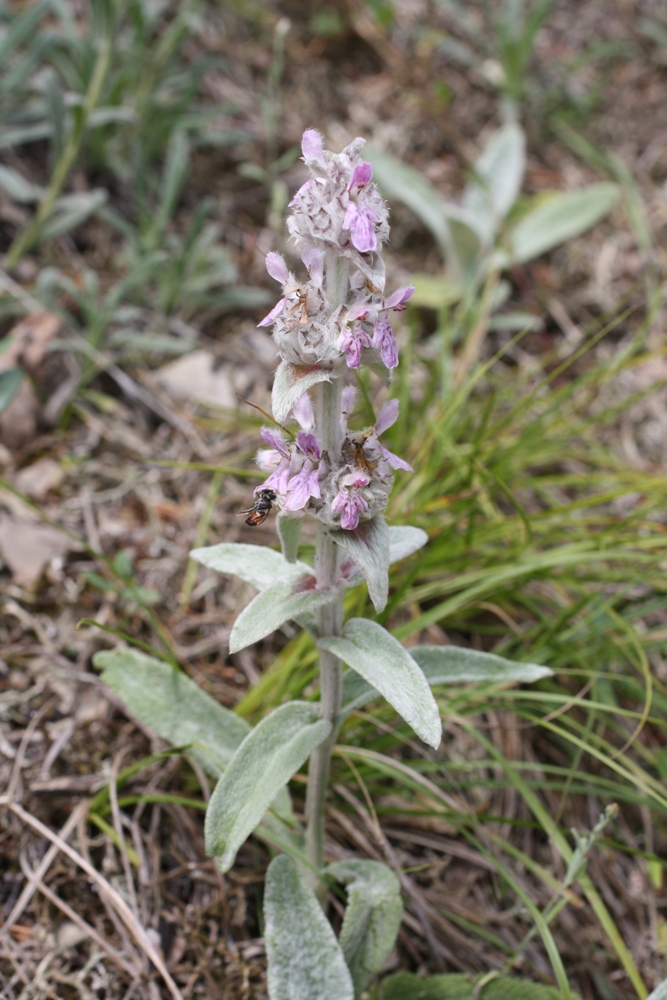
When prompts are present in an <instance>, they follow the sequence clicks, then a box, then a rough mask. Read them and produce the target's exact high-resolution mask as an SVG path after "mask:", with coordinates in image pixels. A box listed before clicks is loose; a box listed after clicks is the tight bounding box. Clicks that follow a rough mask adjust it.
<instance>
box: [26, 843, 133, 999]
mask: <svg viewBox="0 0 667 1000" xmlns="http://www.w3.org/2000/svg"><path fill="white" fill-rule="evenodd" d="M19 863H20V865H21V871H22V872H23V874H24V875H25V877H26V878H27V879H28V882H29V883H30V886H31V888H32V889H33V891H35V890H37V891H39V892H41V893H42V895H43V896H46V898H47V899H49V900H50V901H51V902H52V903H53V905H54V906H57V907H58V909H59V910H62V912H63V913H64V914H65V916H66V917H69V919H70V920H71V921H72V923H74V924H76V925H77V926H78V927H80V928H81V930H82V931H83V932H84V933H85V934H87V935H88V937H89V938H91V939H92V940H93V941H94V942H95V944H97V945H98V946H99V947H100V948H101V949H102V950H103V951H105V952H106V953H107V955H108V956H109V958H111V959H112V960H113V961H114V962H115V963H116V964H117V965H119V966H120V967H121V969H123V970H124V971H125V972H127V973H128V975H130V976H132V978H133V979H137V978H138V977H139V976H140V975H141V972H140V970H138V969H135V968H133V967H132V966H131V965H130V963H129V962H128V961H126V959H124V958H123V956H122V955H121V954H120V952H119V951H117V950H116V949H115V948H114V947H113V946H112V945H110V944H109V943H108V942H107V941H105V940H104V938H103V937H102V936H101V935H100V934H98V932H97V931H96V930H95V928H94V927H91V925H90V924H89V923H87V921H85V920H84V919H83V917H81V916H79V914H78V913H77V912H76V910H73V909H72V907H71V906H69V905H68V904H67V903H66V902H65V901H64V900H62V899H61V898H60V896H58V895H57V894H56V893H55V892H54V891H53V890H52V889H50V888H49V886H48V885H45V884H44V882H42V880H41V879H40V878H38V877H37V874H36V872H34V871H33V870H32V868H31V867H30V865H29V864H28V862H27V860H26V858H25V855H24V854H23V852H22V853H21V855H20V858H19Z"/></svg>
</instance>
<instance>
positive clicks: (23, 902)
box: [0, 799, 88, 940]
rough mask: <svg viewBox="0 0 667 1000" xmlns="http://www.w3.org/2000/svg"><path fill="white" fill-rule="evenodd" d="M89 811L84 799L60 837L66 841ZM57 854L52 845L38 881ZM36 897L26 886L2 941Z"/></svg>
mask: <svg viewBox="0 0 667 1000" xmlns="http://www.w3.org/2000/svg"><path fill="white" fill-rule="evenodd" d="M87 810H88V800H87V799H84V800H83V801H82V802H79V804H78V805H77V806H76V807H75V808H74V809H73V810H72V813H71V815H70V816H69V818H68V820H67V822H66V823H65V825H64V826H63V828H62V830H61V831H60V835H59V836H60V838H61V839H62V840H63V841H66V840H67V838H68V837H69V835H70V834H71V833H72V831H73V830H74V828H75V826H76V825H77V823H78V822H79V816H80V814H81V813H85V812H86V811H87ZM57 854H58V847H57V846H56V845H52V846H51V847H49V849H48V850H47V852H46V854H45V855H44V857H43V858H42V860H41V861H40V863H39V864H38V866H37V868H36V869H35V872H34V876H35V878H36V879H38V880H40V881H41V880H42V879H43V878H44V876H45V875H46V873H47V871H48V870H49V868H50V867H51V865H52V864H53V862H54V861H55V859H56V856H57ZM34 895H35V886H33V885H26V886H25V888H24V889H23V891H22V893H21V895H20V896H19V898H18V899H17V900H16V902H15V903H14V906H13V908H12V912H11V913H10V914H9V916H8V917H7V919H6V921H5V922H4V924H3V925H2V927H0V940H2V938H3V937H5V936H6V935H8V934H9V931H10V929H11V928H12V927H13V925H14V924H15V923H16V921H17V920H18V919H19V918H20V916H21V914H22V913H23V911H24V910H25V908H26V906H27V905H28V903H29V902H30V900H31V899H32V897H33V896H34Z"/></svg>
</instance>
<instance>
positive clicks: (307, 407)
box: [292, 392, 315, 431]
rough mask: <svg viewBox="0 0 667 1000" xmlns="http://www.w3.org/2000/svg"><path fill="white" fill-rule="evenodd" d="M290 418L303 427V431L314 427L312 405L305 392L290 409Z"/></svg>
mask: <svg viewBox="0 0 667 1000" xmlns="http://www.w3.org/2000/svg"><path fill="white" fill-rule="evenodd" d="M292 416H293V417H294V419H295V420H296V422H297V423H298V424H300V425H301V427H303V429H304V431H309V430H310V429H311V427H312V426H313V425H314V423H315V414H314V413H313V404H312V403H311V401H310V396H309V395H308V393H307V392H304V394H303V396H301V398H300V399H299V402H298V403H296V404H295V405H294V406H293V407H292Z"/></svg>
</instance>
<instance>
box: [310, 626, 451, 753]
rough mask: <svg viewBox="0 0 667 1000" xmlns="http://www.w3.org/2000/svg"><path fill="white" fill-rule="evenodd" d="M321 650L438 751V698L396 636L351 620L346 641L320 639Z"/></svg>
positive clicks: (336, 638) (346, 630)
mask: <svg viewBox="0 0 667 1000" xmlns="http://www.w3.org/2000/svg"><path fill="white" fill-rule="evenodd" d="M318 646H320V647H321V648H322V649H327V650H329V652H331V653H334V655H336V656H339V657H340V658H341V660H343V662H344V663H347V665H348V667H351V668H352V670H355V671H356V672H357V673H358V674H361V676H362V677H363V678H364V680H366V681H368V683H369V684H372V685H373V687H374V688H376V689H377V690H378V691H379V692H380V694H381V695H383V696H384V697H385V698H386V699H387V701H388V702H389V704H390V705H393V707H394V708H395V709H396V711H397V712H398V714H399V715H400V716H402V718H404V719H405V721H406V722H407V723H409V725H411V726H412V728H413V729H414V731H415V732H416V733H417V735H418V736H419V737H421V739H423V740H424V742H425V743H428V744H429V746H432V747H433V748H434V749H436V750H437V748H438V746H439V745H440V739H441V737H442V724H441V722H440V712H439V710H438V706H437V704H436V701H435V698H434V697H433V695H432V694H431V689H430V687H429V686H428V682H427V680H426V678H425V677H424V674H423V673H422V671H421V668H420V667H418V666H417V664H416V663H415V661H414V660H413V659H412V657H411V656H410V654H409V653H408V651H407V650H406V649H404V648H403V646H401V644H400V642H398V640H397V639H395V638H394V637H393V635H390V633H389V632H387V630H386V629H384V628H383V627H382V626H381V625H378V623H377V622H373V621H369V620H368V619H366V618H351V619H350V620H349V621H348V622H346V623H345V626H344V628H343V635H342V637H340V636H330V637H327V638H324V639H320V641H319V642H318Z"/></svg>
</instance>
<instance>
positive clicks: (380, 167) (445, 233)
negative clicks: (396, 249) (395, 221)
mask: <svg viewBox="0 0 667 1000" xmlns="http://www.w3.org/2000/svg"><path fill="white" fill-rule="evenodd" d="M364 159H367V160H369V161H370V162H371V163H372V164H373V171H374V176H373V179H374V180H375V181H376V182H377V184H378V185H379V186H380V189H381V191H382V193H383V195H384V196H385V198H388V199H389V200H390V201H391V200H392V199H395V200H396V201H401V202H403V204H404V205H407V207H408V208H409V209H411V210H412V211H413V212H414V213H415V215H416V216H417V218H418V219H419V220H420V221H421V222H422V223H423V224H424V225H425V226H426V228H427V229H428V230H430V232H431V233H432V234H433V236H434V237H435V239H436V240H437V242H438V243H439V244H440V247H441V249H442V251H443V253H444V254H447V252H448V250H449V249H450V248H451V234H450V232H449V226H448V224H447V219H446V217H445V213H444V210H443V200H442V198H441V197H440V193H439V191H438V190H437V188H436V187H434V185H433V184H431V182H430V181H429V180H427V178H426V177H424V175H423V174H421V173H420V172H419V171H418V170H415V168H414V167H410V166H408V164H407V163H403V161H402V160H399V159H398V158H397V157H396V156H392V154H391V153H387V152H386V151H385V150H382V149H378V148H377V147H375V146H372V145H370V144H369V145H368V146H366V147H365V149H364Z"/></svg>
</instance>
